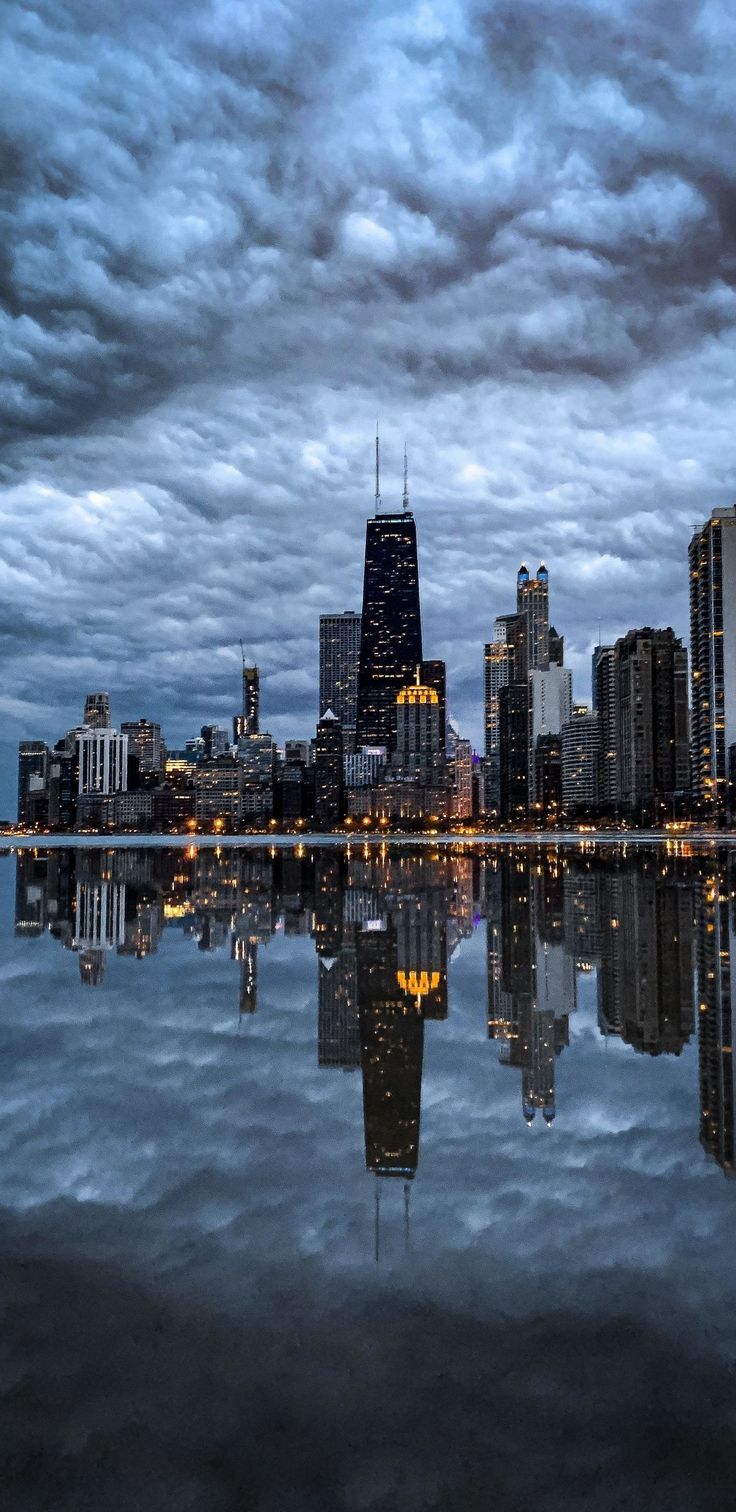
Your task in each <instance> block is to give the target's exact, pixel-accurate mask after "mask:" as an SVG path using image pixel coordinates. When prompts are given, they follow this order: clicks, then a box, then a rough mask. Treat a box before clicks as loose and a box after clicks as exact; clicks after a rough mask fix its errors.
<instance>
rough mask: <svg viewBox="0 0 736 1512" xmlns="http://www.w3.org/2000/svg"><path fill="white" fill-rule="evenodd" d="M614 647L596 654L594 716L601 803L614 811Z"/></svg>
mask: <svg viewBox="0 0 736 1512" xmlns="http://www.w3.org/2000/svg"><path fill="white" fill-rule="evenodd" d="M615 664H616V658H615V651H614V648H613V646H596V648H595V650H594V652H593V676H592V693H593V712H594V714H597V715H598V731H599V756H598V802H599V803H600V804H602V805H605V806H608V807H613V805H615V804H616V802H617V801H618V737H617V734H616V677H615Z"/></svg>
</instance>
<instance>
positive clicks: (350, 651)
mask: <svg viewBox="0 0 736 1512" xmlns="http://www.w3.org/2000/svg"><path fill="white" fill-rule="evenodd" d="M360 623H361V621H360V615H359V614H356V613H355V612H354V611H353V610H352V609H345V610H344V611H343V613H342V614H321V615H320V618H319V713H320V718H321V717H322V715H323V714H324V713H325V711H326V710H327V709H332V711H333V713H334V714H335V716H336V718H337V719H338V720H339V723H340V724H341V725H342V728H343V730H354V729H355V722H356V718H357V712H358V660H359V657H360Z"/></svg>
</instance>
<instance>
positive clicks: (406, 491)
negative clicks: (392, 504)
mask: <svg viewBox="0 0 736 1512" xmlns="http://www.w3.org/2000/svg"><path fill="white" fill-rule="evenodd" d="M402 502H403V505H404V509H408V508H409V463H408V461H407V458H406V442H404V498H403V501H402Z"/></svg>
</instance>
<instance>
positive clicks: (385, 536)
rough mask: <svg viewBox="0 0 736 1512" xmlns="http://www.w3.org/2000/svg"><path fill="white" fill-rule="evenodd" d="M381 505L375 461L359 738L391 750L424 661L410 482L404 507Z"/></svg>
mask: <svg viewBox="0 0 736 1512" xmlns="http://www.w3.org/2000/svg"><path fill="white" fill-rule="evenodd" d="M377 456H378V451H377V448H376V457H377ZM380 509H381V500H380V494H379V488H378V465H377V463H376V514H375V516H374V517H373V518H372V519H369V520H368V521H367V522H366V536H365V572H364V577H363V613H362V622H361V636H360V659H359V667H358V710H357V733H356V740H357V744H358V745H359V746H361V745H385V746H388V748H389V749H390V750H393V748H394V745H395V741H396V700H397V698H398V695H399V693H400V692H401V689H402V688H403V687H405V686H406V684H407V683H409V682H411V679H412V677H413V676H414V674H415V671H416V668H417V667H418V666H419V665H420V663H421V661H422V623H421V615H420V609H419V567H418V563H417V533H416V525H415V522H414V516H413V514H412V513H411V510H410V509H409V508H408V494H407V491H406V486H405V488H404V507H403V509H402V510H400V511H397V512H394V513H391V514H383V513H381V512H380Z"/></svg>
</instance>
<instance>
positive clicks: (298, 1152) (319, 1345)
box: [0, 847, 736, 1512]
mask: <svg viewBox="0 0 736 1512" xmlns="http://www.w3.org/2000/svg"><path fill="white" fill-rule="evenodd" d="M735 887H736V870H735V869H734V866H733V864H732V862H731V861H730V860H729V858H727V857H726V856H725V855H723V856H719V855H717V854H716V853H715V852H712V853H707V852H705V853H702V854H699V855H694V856H691V857H688V856H684V855H675V854H672V853H670V852H669V851H668V850H667V849H666V848H665V847H662V848H661V849H658V850H654V849H653V850H650V851H642V852H637V853H635V854H629V855H628V856H627V855H626V854H625V853H623V852H622V851H620V850H615V849H610V850H607V851H601V852H596V851H595V850H579V851H575V850H557V851H555V850H543V849H529V848H526V849H518V850H506V851H504V852H496V851H494V850H492V849H487V850H484V849H483V848H479V849H475V850H472V849H470V850H466V851H462V852H461V851H457V852H453V851H452V850H450V849H448V850H443V851H442V852H441V853H438V854H436V855H433V854H432V853H431V852H430V851H429V850H427V849H425V850H421V851H419V850H414V849H412V848H411V847H403V848H401V849H398V848H397V849H392V848H391V847H388V848H384V849H381V850H379V849H371V850H368V849H366V850H365V851H364V850H363V849H362V848H361V847H357V848H355V847H354V848H353V850H352V852H351V853H350V854H348V853H347V852H341V851H339V850H337V849H334V848H332V849H324V850H319V849H316V850H310V849H304V848H303V847H297V848H294V849H290V850H284V851H278V852H274V853H273V855H271V854H269V852H268V850H262V851H258V850H253V849H244V850H239V851H227V850H223V851H219V852H218V851H205V850H200V851H199V852H196V851H194V850H192V849H190V850H189V851H187V852H184V851H182V850H178V851H164V850H148V851H146V850H133V849H126V850H122V851H115V852H107V853H105V852H101V851H98V852H90V851H85V850H78V851H76V852H75V851H74V850H69V851H57V852H50V853H47V854H44V853H43V852H39V853H38V854H36V855H34V854H33V853H30V852H29V853H26V854H22V855H19V856H17V857H15V856H7V857H5V858H0V901H1V904H2V919H1V922H0V976H1V981H2V1000H1V1001H2V1008H1V1012H0V1118H1V1119H2V1133H3V1135H4V1140H3V1150H4V1155H3V1160H2V1164H1V1165H0V1202H1V1203H2V1213H1V1217H2V1231H1V1238H0V1288H1V1292H2V1304H3V1318H2V1335H1V1342H0V1351H1V1356H0V1357H1V1360H2V1382H1V1384H2V1401H1V1405H0V1445H2V1454H3V1461H4V1462H3V1487H4V1491H3V1506H4V1507H6V1508H9V1509H16V1508H18V1509H20V1508H22V1509H28V1512H42V1509H53V1512H87V1509H90V1512H107V1509H115V1512H117V1509H121V1512H128V1509H130V1512H148V1509H157V1512H158V1509H162V1512H163V1509H166V1512H168V1509H177V1512H178V1509H188V1508H194V1509H207V1512H209V1509H212V1512H230V1509H233V1512H235V1509H237V1512H245V1509H258V1512H260V1509H263V1512H266V1509H268V1512H272V1509H273V1512H301V1509H308V1512H332V1509H346V1512H352V1509H356V1512H358V1509H369V1508H370V1509H376V1512H378V1509H380V1512H397V1509H401V1512H403V1509H417V1512H419V1509H421V1512H424V1509H433V1512H435V1509H436V1512H475V1509H478V1512H480V1509H482V1512H489V1509H493V1508H502V1509H505V1508H509V1509H514V1512H517V1509H518V1512H527V1509H531V1508H534V1509H535V1512H552V1509H558V1508H559V1509H572V1512H577V1509H580V1512H582V1509H586V1512H587V1509H589V1508H596V1509H598V1508H602V1509H611V1512H613V1509H619V1508H621V1509H624V1508H626V1509H639V1508H644V1509H647V1512H649V1509H655V1512H659V1509H662V1512H664V1509H667V1512H679V1509H683V1512H693V1509H700V1508H713V1509H716V1508H717V1509H719V1512H721V1509H723V1508H724V1507H727V1506H730V1505H731V1504H732V1501H733V1484H734V1468H735V1457H734V1451H735V1449H736V1436H735V1434H734V1426H735V1424H734V1419H735V1414H736V1375H735V1373H734V1361H735V1360H736V1246H735V1245H734V1217H735V1215H736V1186H735V1185H734V1182H733V1180H732V1179H731V1171H732V1168H733V1161H734V1067H733V1056H732V1053H731V1051H732V1038H731V1018H732V1004H733V992H734V988H733V987H732V981H731V972H732V955H733V951H734V925H735V922H736V897H735V896H734V888H735ZM734 966H736V962H734Z"/></svg>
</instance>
